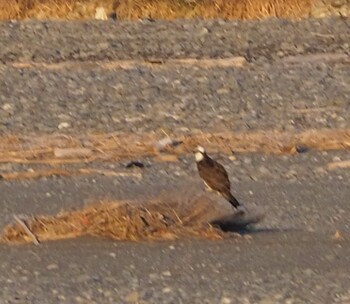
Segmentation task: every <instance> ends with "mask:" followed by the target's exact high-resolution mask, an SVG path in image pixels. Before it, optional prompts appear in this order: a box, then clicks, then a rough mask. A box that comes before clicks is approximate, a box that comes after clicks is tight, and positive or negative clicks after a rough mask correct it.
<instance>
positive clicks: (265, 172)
mask: <svg viewBox="0 0 350 304" xmlns="http://www.w3.org/2000/svg"><path fill="white" fill-rule="evenodd" d="M259 172H260V173H262V174H264V175H268V174H270V170H269V169H267V168H266V167H264V166H260V167H259Z"/></svg>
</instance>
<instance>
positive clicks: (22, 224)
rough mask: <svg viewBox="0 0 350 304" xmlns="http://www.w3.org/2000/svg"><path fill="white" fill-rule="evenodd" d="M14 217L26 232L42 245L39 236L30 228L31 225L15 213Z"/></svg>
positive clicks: (36, 243)
mask: <svg viewBox="0 0 350 304" xmlns="http://www.w3.org/2000/svg"><path fill="white" fill-rule="evenodd" d="M13 218H14V219H15V221H16V222H17V223H18V224H19V225H21V227H22V228H23V229H24V231H25V232H26V234H27V235H28V236H29V237H30V238H31V239H32V240H33V243H34V244H35V245H40V242H39V240H38V239H37V237H36V236H35V235H34V233H33V232H32V231H31V230H30V229H29V227H28V226H27V224H26V223H25V222H24V221H23V220H22V219H21V218H19V217H18V216H17V215H13Z"/></svg>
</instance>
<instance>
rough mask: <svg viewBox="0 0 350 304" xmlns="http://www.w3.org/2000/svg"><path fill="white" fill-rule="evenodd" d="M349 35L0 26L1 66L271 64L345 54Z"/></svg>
mask: <svg viewBox="0 0 350 304" xmlns="http://www.w3.org/2000/svg"><path fill="white" fill-rule="evenodd" d="M349 34H350V30H349V20H348V19H344V18H336V17H333V18H327V19H314V20H312V19H311V20H309V19H308V20H303V21H287V20H277V19H270V20H265V21H260V22H257V21H246V22H238V21H227V22H226V21H223V20H219V21H204V20H194V21H185V20H178V21H174V22H166V21H157V22H151V21H143V22H114V21H109V22H91V21H90V22H35V21H28V22H3V23H1V25H0V37H1V38H0V45H2V47H1V49H0V61H2V62H12V61H22V62H27V61H37V62H42V61H45V62H58V61H67V60H73V61H86V60H111V59H137V58H139V59H147V58H162V59H165V58H203V57H209V58H221V57H231V56H233V55H234V56H237V55H241V56H246V55H249V54H248V53H250V55H249V57H253V58H255V57H256V58H259V57H263V58H267V59H272V60H273V59H276V58H279V56H280V53H279V52H280V51H282V52H284V53H285V54H286V55H287V54H288V55H293V54H294V55H297V54H304V53H306V54H308V53H325V52H338V53H339V52H340V53H343V52H348V51H349ZM34 37H35V39H33V38H34ZM263 60H265V59H263Z"/></svg>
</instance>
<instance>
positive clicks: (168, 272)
mask: <svg viewBox="0 0 350 304" xmlns="http://www.w3.org/2000/svg"><path fill="white" fill-rule="evenodd" d="M162 275H163V276H165V277H171V272H170V271H169V270H167V271H163V273H162Z"/></svg>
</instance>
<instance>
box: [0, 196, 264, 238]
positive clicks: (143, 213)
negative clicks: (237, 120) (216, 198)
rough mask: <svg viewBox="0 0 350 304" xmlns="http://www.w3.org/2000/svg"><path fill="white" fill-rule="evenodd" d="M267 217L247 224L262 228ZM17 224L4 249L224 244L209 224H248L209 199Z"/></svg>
mask: <svg viewBox="0 0 350 304" xmlns="http://www.w3.org/2000/svg"><path fill="white" fill-rule="evenodd" d="M262 217H263V216H262V215H258V216H255V217H253V218H251V219H248V221H250V222H252V223H253V222H258V221H260V220H261V219H262ZM15 218H16V219H17V222H16V223H14V224H9V225H8V226H6V227H5V228H4V230H3V233H2V235H1V236H0V241H1V242H5V243H12V244H13V243H26V242H42V241H49V240H59V239H67V238H75V237H80V236H99V237H109V238H113V239H115V240H131V241H145V240H173V239H178V238H184V237H187V238H188V237H192V238H193V237H195V238H206V239H211V240H217V239H222V238H223V237H224V233H223V231H222V230H220V229H218V228H215V227H214V226H212V225H211V224H210V223H211V222H213V221H214V222H217V223H218V222H220V219H221V218H223V220H224V221H225V222H226V223H227V221H231V222H232V223H233V224H235V225H240V224H242V223H244V221H246V220H247V218H246V219H244V217H243V216H242V215H240V214H239V213H235V214H232V215H229V216H227V214H226V215H225V216H224V214H223V210H222V208H220V207H219V206H217V205H216V204H215V202H213V201H212V200H210V199H208V198H207V197H204V196H198V195H197V196H192V197H190V198H188V199H186V198H184V197H182V198H181V201H179V200H176V199H175V198H171V197H170V200H169V195H168V196H167V198H166V199H164V198H163V199H162V198H161V197H159V198H153V199H149V200H148V201H146V202H145V203H143V202H135V201H134V202H129V201H114V202H102V203H99V204H96V205H92V206H87V207H85V208H83V209H81V210H75V211H69V212H61V213H59V214H57V215H53V216H45V215H41V216H35V217H31V218H29V219H20V218H19V217H15Z"/></svg>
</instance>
